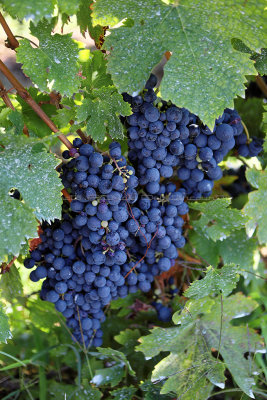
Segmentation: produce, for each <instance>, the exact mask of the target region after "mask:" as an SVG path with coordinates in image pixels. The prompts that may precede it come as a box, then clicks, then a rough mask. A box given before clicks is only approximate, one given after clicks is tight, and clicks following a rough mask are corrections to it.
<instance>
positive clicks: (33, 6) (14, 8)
mask: <svg viewBox="0 0 267 400" xmlns="http://www.w3.org/2000/svg"><path fill="white" fill-rule="evenodd" d="M1 3H3V4H4V8H5V10H6V11H7V12H8V13H9V14H10V15H11V17H13V18H15V19H19V20H23V19H24V18H25V19H33V20H35V21H36V22H37V21H39V20H40V19H42V18H43V17H46V18H48V17H50V18H52V15H53V12H54V0H46V1H45V2H43V0H23V1H21V0H14V1H9V0H2V1H1Z"/></svg>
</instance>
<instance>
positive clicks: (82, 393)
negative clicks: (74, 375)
mask: <svg viewBox="0 0 267 400" xmlns="http://www.w3.org/2000/svg"><path fill="white" fill-rule="evenodd" d="M48 390H49V394H50V396H52V397H50V398H51V399H58V400H59V399H61V398H62V399H64V400H100V399H101V397H102V394H101V392H100V391H99V390H98V389H96V388H93V387H92V386H89V385H87V384H86V385H83V386H81V387H80V388H79V387H77V386H74V385H66V384H64V383H59V382H55V381H51V382H50V383H49V389H48Z"/></svg>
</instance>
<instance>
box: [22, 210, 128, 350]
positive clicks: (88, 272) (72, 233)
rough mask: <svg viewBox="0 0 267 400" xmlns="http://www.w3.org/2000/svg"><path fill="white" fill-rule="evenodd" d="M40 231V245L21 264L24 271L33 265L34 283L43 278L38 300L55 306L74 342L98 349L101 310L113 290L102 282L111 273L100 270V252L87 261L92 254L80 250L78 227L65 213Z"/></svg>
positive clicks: (100, 339) (112, 286)
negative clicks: (61, 217) (59, 219)
mask: <svg viewBox="0 0 267 400" xmlns="http://www.w3.org/2000/svg"><path fill="white" fill-rule="evenodd" d="M42 230H43V233H42V234H41V235H40V238H41V240H42V242H41V244H39V245H38V247H37V249H35V250H33V251H32V252H31V254H30V257H29V258H27V259H26V260H25V262H24V265H25V267H26V268H33V267H34V266H37V268H36V269H35V270H34V271H32V272H31V273H30V279H31V280H32V281H33V282H37V281H38V280H40V279H44V278H45V280H44V281H43V283H42V289H41V292H40V297H41V299H42V300H46V301H50V302H52V303H54V304H55V308H56V309H57V310H58V311H59V312H61V313H62V314H63V316H64V317H65V318H66V320H67V326H68V327H69V328H70V329H71V330H72V331H73V337H74V339H75V340H77V341H79V342H81V343H84V344H85V345H86V346H89V345H90V344H92V345H94V346H101V344H102V335H103V332H102V330H101V328H100V326H101V322H103V321H104V320H105V314H104V312H103V307H104V305H106V304H108V303H109V301H110V299H111V297H112V295H115V294H116V290H117V285H116V284H115V283H114V282H113V281H112V280H109V283H108V282H107V281H106V276H107V275H108V274H110V273H111V271H109V270H106V269H105V268H101V266H102V264H103V262H102V261H103V260H102V259H101V255H102V253H100V254H101V255H100V254H99V252H96V253H95V258H94V260H93V262H92V261H91V256H92V253H91V252H89V251H84V249H83V247H82V245H81V240H82V239H81V238H80V231H79V228H78V229H77V226H76V224H75V219H74V218H72V217H71V216H70V215H69V214H63V220H62V221H56V222H55V223H53V224H52V225H48V224H46V223H45V224H43V225H42ZM89 262H90V264H89ZM121 278H122V279H123V277H121Z"/></svg>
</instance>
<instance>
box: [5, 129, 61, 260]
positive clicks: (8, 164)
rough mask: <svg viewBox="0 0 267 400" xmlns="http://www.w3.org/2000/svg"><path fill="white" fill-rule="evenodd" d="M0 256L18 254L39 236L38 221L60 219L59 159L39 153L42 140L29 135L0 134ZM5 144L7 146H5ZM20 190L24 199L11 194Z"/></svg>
mask: <svg viewBox="0 0 267 400" xmlns="http://www.w3.org/2000/svg"><path fill="white" fill-rule="evenodd" d="M0 142H1V146H2V147H1V148H0V149H1V151H0V168H1V175H0V186H1V190H0V200H1V201H0V217H1V221H2V223H1V227H0V259H1V260H3V258H4V256H5V255H6V254H13V255H18V254H19V251H20V248H21V245H22V244H24V243H26V239H29V238H32V237H36V236H37V232H36V230H37V225H38V223H37V220H36V218H38V219H39V220H41V219H44V220H48V221H51V220H53V219H55V218H61V204H62V199H61V189H62V184H61V182H60V179H59V175H58V173H57V171H56V170H55V167H56V166H57V165H58V163H59V160H57V159H56V158H55V157H54V155H52V154H48V153H46V152H43V151H42V152H40V149H39V145H41V144H42V143H41V142H40V141H38V140H36V139H30V138H27V137H26V136H22V135H21V136H14V135H11V134H6V135H0ZM3 147H4V149H3ZM12 188H16V189H18V190H19V192H20V194H21V195H22V198H23V202H22V201H19V200H16V199H14V198H12V197H10V195H9V191H10V189H12Z"/></svg>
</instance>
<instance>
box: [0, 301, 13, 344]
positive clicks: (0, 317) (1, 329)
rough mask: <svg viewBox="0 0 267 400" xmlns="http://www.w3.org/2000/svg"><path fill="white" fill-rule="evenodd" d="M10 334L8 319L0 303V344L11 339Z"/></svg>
mask: <svg viewBox="0 0 267 400" xmlns="http://www.w3.org/2000/svg"><path fill="white" fill-rule="evenodd" d="M11 338H12V334H11V332H10V329H9V325H8V318H7V316H6V314H5V313H4V310H3V307H2V305H1V303H0V343H3V342H4V343H6V342H7V339H11Z"/></svg>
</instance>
